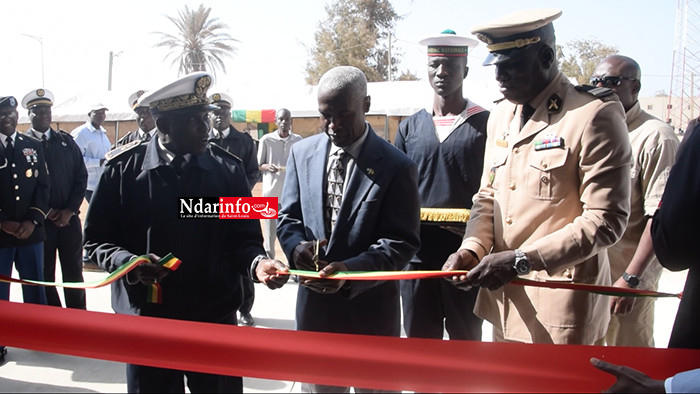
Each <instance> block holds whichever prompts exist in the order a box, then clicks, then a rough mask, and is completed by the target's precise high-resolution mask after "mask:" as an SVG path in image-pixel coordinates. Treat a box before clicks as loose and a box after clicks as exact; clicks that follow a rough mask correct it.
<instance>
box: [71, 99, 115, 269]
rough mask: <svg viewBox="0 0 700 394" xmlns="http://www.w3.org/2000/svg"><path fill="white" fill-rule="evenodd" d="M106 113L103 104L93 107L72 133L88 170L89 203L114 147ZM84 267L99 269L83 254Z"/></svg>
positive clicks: (86, 195) (87, 194) (87, 196)
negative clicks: (108, 135)
mask: <svg viewBox="0 0 700 394" xmlns="http://www.w3.org/2000/svg"><path fill="white" fill-rule="evenodd" d="M106 111H108V109H107V107H105V106H104V105H102V104H95V105H93V106H92V108H90V112H88V116H89V117H90V119H89V120H88V121H87V122H85V124H84V125H82V126H78V127H76V128H75V129H73V131H71V133H70V135H71V136H72V137H73V138H74V139H75V143H76V144H78V147H80V152H81V153H82V154H83V160H84V161H85V167H86V168H87V172H88V180H87V190H85V199H86V200H87V202H88V203H90V198H91V197H92V193H93V192H94V191H95V187H96V186H97V182H98V181H99V180H100V176H102V171H103V169H104V162H105V154H106V153H107V152H109V150H110V149H111V147H112V144H111V143H110V142H109V138H107V131H106V130H105V129H104V127H102V124H103V123H104V122H105V120H106V119H107V115H106ZM83 267H84V268H88V269H96V268H97V264H95V263H93V262H91V261H90V260H89V259H88V256H87V253H84V254H83Z"/></svg>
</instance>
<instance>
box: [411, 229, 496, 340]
mask: <svg viewBox="0 0 700 394" xmlns="http://www.w3.org/2000/svg"><path fill="white" fill-rule="evenodd" d="M461 243H462V237H461V236H459V235H457V234H454V233H452V232H451V231H449V230H446V229H442V228H440V227H439V226H437V225H421V249H420V250H419V251H418V253H417V256H418V258H419V259H420V262H417V261H416V260H415V259H414V260H413V261H412V263H409V264H408V265H407V266H406V268H405V270H440V269H441V268H442V265H443V264H444V263H445V260H447V257H448V256H449V255H450V253H451V251H455V250H457V249H459V246H460V245H461ZM400 286H401V301H402V307H403V327H404V330H405V331H406V336H408V337H409V338H434V339H442V338H443V333H444V331H445V330H447V334H448V335H449V337H450V339H461V340H469V341H480V340H481V327H482V325H483V320H482V319H481V318H479V317H478V316H476V315H475V314H474V304H475V303H476V296H477V295H478V293H479V288H478V287H476V288H472V289H471V290H469V291H464V290H460V289H458V288H457V287H456V286H453V285H452V284H451V283H450V282H448V281H446V280H445V279H441V278H431V279H413V280H402V281H400Z"/></svg>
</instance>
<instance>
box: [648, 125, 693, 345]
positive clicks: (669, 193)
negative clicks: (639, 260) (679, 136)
mask: <svg viewBox="0 0 700 394" xmlns="http://www.w3.org/2000/svg"><path fill="white" fill-rule="evenodd" d="M696 129H697V128H696ZM686 138H689V139H688V140H687V143H686V145H685V147H684V148H683V151H682V152H681V154H680V156H678V159H677V161H676V165H674V166H673V168H672V169H671V173H670V175H669V177H668V182H666V189H665V190H664V195H663V197H662V203H661V207H660V208H659V209H658V210H657V211H656V214H654V219H653V220H652V222H651V237H652V241H653V242H654V252H655V253H656V257H658V259H659V262H660V263H661V265H663V266H664V267H666V268H668V269H669V270H671V271H682V270H686V269H687V270H688V277H687V278H686V281H685V289H684V290H683V299H681V303H680V305H679V306H678V313H677V314H676V322H675V323H674V324H673V331H672V332H671V339H670V340H669V342H668V347H672V348H693V349H700V335H698V334H699V333H700V319H698V313H700V249H699V248H698V247H697V243H698V223H699V222H700V205H699V201H700V162H698V157H700V131H698V130H695V131H694V132H693V134H692V135H691V136H690V137H688V136H686V137H684V138H683V140H684V141H686Z"/></svg>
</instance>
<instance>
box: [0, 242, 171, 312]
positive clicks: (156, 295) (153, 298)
mask: <svg viewBox="0 0 700 394" xmlns="http://www.w3.org/2000/svg"><path fill="white" fill-rule="evenodd" d="M150 262H151V260H150V259H149V258H148V256H145V255H143V256H134V257H132V258H131V259H130V260H129V261H127V262H126V263H124V264H122V265H121V266H119V268H117V269H116V270H114V271H113V272H112V273H110V274H109V275H108V276H107V277H106V278H104V279H100V280H96V281H91V282H44V281H39V280H31V279H15V278H12V277H9V276H5V275H0V282H7V283H19V284H23V285H33V286H58V287H68V288H71V289H96V288H98V287H103V286H107V285H109V284H112V283H114V282H116V281H117V280H118V279H119V278H121V277H123V276H124V275H126V274H128V273H129V272H130V271H131V270H133V269H134V268H136V267H138V266H139V265H141V264H144V263H150ZM181 263H182V261H180V259H178V258H177V257H175V256H173V254H172V253H168V254H167V255H166V256H165V257H163V258H162V259H160V260H159V261H158V264H160V265H162V266H163V267H165V268H167V269H169V270H171V271H175V270H176V269H177V268H178V267H179V266H180V264H181ZM147 298H148V302H151V303H157V304H159V303H160V302H161V301H162V299H163V297H162V288H161V286H160V284H159V283H154V284H152V285H150V286H149V289H148V292H147Z"/></svg>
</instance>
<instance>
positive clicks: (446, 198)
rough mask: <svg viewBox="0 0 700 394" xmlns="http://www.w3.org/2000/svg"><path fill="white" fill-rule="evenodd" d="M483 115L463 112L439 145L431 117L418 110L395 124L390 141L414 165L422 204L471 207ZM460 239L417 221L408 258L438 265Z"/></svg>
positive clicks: (480, 158)
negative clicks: (415, 246) (417, 243)
mask: <svg viewBox="0 0 700 394" xmlns="http://www.w3.org/2000/svg"><path fill="white" fill-rule="evenodd" d="M488 117H489V112H488V111H483V112H480V113H477V114H474V115H472V116H469V117H468V118H467V119H466V121H465V122H464V123H462V124H461V125H460V126H459V127H457V128H456V129H455V130H454V131H453V132H452V133H451V134H450V135H449V137H447V139H446V140H445V141H443V142H442V143H440V141H439V140H438V138H437V136H436V134H435V125H434V124H433V116H432V115H431V114H430V113H428V112H427V111H426V110H424V109H423V110H420V111H419V112H417V113H415V114H413V115H411V116H410V117H408V118H406V119H404V120H403V121H402V122H401V123H400V124H399V131H398V133H397V134H396V142H395V145H396V147H397V148H399V150H401V151H402V152H404V153H406V155H407V156H408V157H410V158H411V159H412V160H413V161H414V162H416V163H417V164H418V190H419V193H420V198H421V207H422V208H467V209H469V208H471V206H472V196H473V195H474V194H475V193H476V192H477V191H479V185H480V182H481V173H482V169H483V166H484V149H485V146H486V122H487V120H488ZM461 242H462V239H461V237H459V236H458V235H456V234H454V233H452V232H450V231H448V230H445V229H442V228H440V227H439V226H436V225H433V224H422V225H421V249H420V250H419V251H418V253H417V255H416V258H414V259H413V260H412V261H411V262H412V263H418V262H423V263H424V264H425V265H426V267H424V269H440V268H441V267H442V265H443V263H444V262H445V260H446V259H447V257H448V256H449V255H450V253H452V252H454V251H455V250H457V248H459V245H460V244H461Z"/></svg>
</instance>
